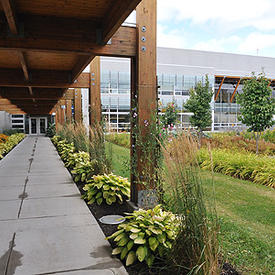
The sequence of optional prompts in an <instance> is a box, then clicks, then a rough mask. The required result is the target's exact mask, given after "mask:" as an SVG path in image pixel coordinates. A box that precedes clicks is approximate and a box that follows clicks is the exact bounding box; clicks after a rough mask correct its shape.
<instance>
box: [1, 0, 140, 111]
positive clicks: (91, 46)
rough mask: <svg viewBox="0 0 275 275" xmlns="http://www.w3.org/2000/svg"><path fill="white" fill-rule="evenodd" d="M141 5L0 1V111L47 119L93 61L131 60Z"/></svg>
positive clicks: (84, 82) (95, 0)
mask: <svg viewBox="0 0 275 275" xmlns="http://www.w3.org/2000/svg"><path fill="white" fill-rule="evenodd" d="M139 2H141V0H58V1H56V0H35V1H33V0H13V1H12V0H0V110H6V111H8V112H10V113H18V112H22V113H29V114H48V113H50V112H51V110H52V109H53V107H54V106H55V104H56V103H57V102H58V100H59V99H60V98H62V96H63V94H64V92H65V90H66V89H67V88H69V87H78V88H83V87H86V88H88V87H90V75H89V74H81V72H82V71H83V70H84V68H85V67H86V66H87V65H88V64H89V63H90V62H91V61H92V59H93V58H94V57H95V56H97V55H100V56H118V57H135V56H136V52H137V49H136V29H135V28H133V27H126V26H121V24H122V23H123V22H124V21H125V19H126V18H127V17H128V16H129V14H130V13H131V12H132V11H133V10H134V9H135V8H136V6H137V5H138V4H139Z"/></svg>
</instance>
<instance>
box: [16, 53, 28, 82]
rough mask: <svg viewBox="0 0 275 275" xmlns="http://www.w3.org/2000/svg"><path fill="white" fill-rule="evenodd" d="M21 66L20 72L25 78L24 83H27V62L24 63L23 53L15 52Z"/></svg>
mask: <svg viewBox="0 0 275 275" xmlns="http://www.w3.org/2000/svg"><path fill="white" fill-rule="evenodd" d="M17 54H18V57H19V60H20V63H21V66H22V70H23V73H24V76H25V79H26V81H29V79H30V76H29V72H28V67H27V62H26V58H25V55H24V53H23V52H20V51H18V52H17Z"/></svg>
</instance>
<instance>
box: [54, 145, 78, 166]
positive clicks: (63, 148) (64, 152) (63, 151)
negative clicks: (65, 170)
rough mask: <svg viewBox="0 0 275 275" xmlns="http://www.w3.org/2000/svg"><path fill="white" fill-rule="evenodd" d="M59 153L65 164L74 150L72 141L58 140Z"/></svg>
mask: <svg viewBox="0 0 275 275" xmlns="http://www.w3.org/2000/svg"><path fill="white" fill-rule="evenodd" d="M58 146H59V147H58V148H59V153H60V156H61V159H62V160H63V161H64V163H65V164H67V163H68V162H69V160H70V158H71V156H72V155H73V154H74V152H75V147H74V144H73V143H66V140H65V141H64V142H59V144H58Z"/></svg>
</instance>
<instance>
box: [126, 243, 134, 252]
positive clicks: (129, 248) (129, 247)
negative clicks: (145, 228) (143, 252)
mask: <svg viewBox="0 0 275 275" xmlns="http://www.w3.org/2000/svg"><path fill="white" fill-rule="evenodd" d="M133 246H134V241H132V240H131V241H129V242H128V243H127V248H128V251H130V250H131V249H132V247H133Z"/></svg>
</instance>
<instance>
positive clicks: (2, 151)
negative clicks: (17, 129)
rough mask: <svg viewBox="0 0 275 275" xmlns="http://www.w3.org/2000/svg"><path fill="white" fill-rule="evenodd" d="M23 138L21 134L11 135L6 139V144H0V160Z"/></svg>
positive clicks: (23, 135)
mask: <svg viewBox="0 0 275 275" xmlns="http://www.w3.org/2000/svg"><path fill="white" fill-rule="evenodd" d="M24 138H25V134H23V133H18V134H13V135H11V136H9V137H8V138H7V139H6V142H2V143H0V159H2V158H3V156H4V155H6V154H7V153H8V152H9V151H10V150H11V149H12V148H13V147H14V146H15V145H17V144H18V143H19V142H20V141H21V140H22V139H24Z"/></svg>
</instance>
